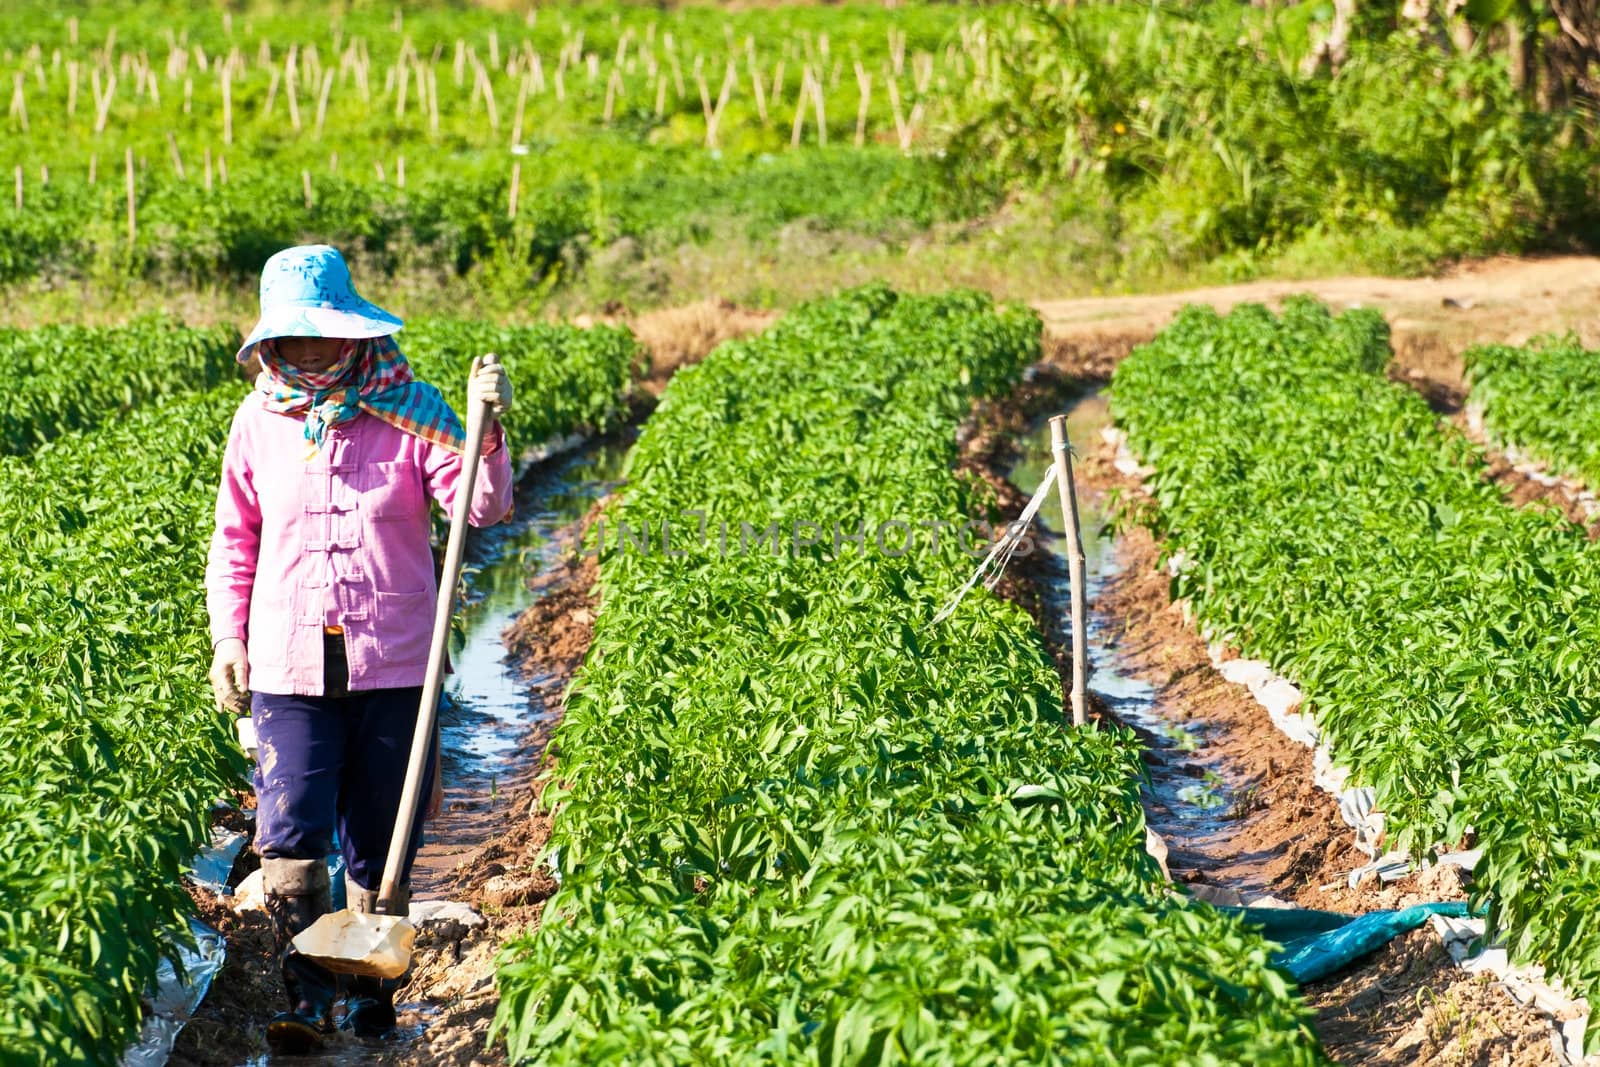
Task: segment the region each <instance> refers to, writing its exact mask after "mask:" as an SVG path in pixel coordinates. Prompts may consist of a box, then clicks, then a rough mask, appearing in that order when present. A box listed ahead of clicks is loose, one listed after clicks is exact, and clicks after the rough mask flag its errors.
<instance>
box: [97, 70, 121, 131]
mask: <svg viewBox="0 0 1600 1067" xmlns="http://www.w3.org/2000/svg"><path fill="white" fill-rule="evenodd" d="M93 76H94V77H93V88H94V101H95V113H94V132H95V135H96V136H99V135H100V134H101V133H103V132H104V131H105V128H106V118H107V116H109V115H110V114H111V99H112V97H114V96H116V95H117V76H116V74H114V73H113V74H112V75H111V76H110V78H109V79H107V82H106V89H105V93H104V95H102V94H101V92H100V68H99V67H96V68H95V69H94V71H93Z"/></svg>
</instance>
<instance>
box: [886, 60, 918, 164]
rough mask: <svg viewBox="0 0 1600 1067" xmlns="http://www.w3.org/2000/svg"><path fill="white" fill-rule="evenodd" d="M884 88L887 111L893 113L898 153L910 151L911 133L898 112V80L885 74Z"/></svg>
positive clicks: (903, 117)
mask: <svg viewBox="0 0 1600 1067" xmlns="http://www.w3.org/2000/svg"><path fill="white" fill-rule="evenodd" d="M884 86H885V87H886V88H887V89H888V90H889V109H890V110H891V111H893V112H894V132H895V136H896V137H898V138H899V139H900V151H902V152H909V151H911V131H910V129H909V128H908V127H907V126H906V120H905V116H904V114H902V112H901V110H900V85H899V79H898V78H896V77H895V76H894V75H892V74H889V73H887V72H885V74H884Z"/></svg>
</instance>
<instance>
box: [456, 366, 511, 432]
mask: <svg viewBox="0 0 1600 1067" xmlns="http://www.w3.org/2000/svg"><path fill="white" fill-rule="evenodd" d="M467 402H468V403H469V404H488V405H489V406H490V408H489V410H490V411H491V412H492V413H493V415H494V417H495V418H497V419H499V418H504V417H505V413H506V412H508V411H510V410H511V378H510V377H509V376H508V375H507V374H506V368H505V366H504V365H503V364H500V363H490V364H487V365H485V364H484V362H483V360H482V358H481V357H478V358H475V359H473V361H472V373H471V374H470V375H469V376H468V378H467Z"/></svg>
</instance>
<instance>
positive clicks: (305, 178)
mask: <svg viewBox="0 0 1600 1067" xmlns="http://www.w3.org/2000/svg"><path fill="white" fill-rule="evenodd" d="M300 188H301V190H302V191H303V192H304V193H305V199H306V210H307V211H310V210H311V205H312V203H314V201H313V199H312V196H311V172H310V171H309V170H301V171H300Z"/></svg>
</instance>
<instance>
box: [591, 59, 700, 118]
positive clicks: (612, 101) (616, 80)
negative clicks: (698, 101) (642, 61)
mask: <svg viewBox="0 0 1600 1067" xmlns="http://www.w3.org/2000/svg"><path fill="white" fill-rule="evenodd" d="M620 92H622V72H621V71H619V70H618V69H617V68H616V67H612V68H611V77H609V78H607V79H606V104H605V111H604V113H603V114H602V115H601V122H603V123H604V124H605V125H607V126H609V125H611V114H612V110H613V108H614V107H615V106H616V103H617V94H618V93H620ZM701 95H702V96H704V95H705V86H704V83H702V84H701Z"/></svg>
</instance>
